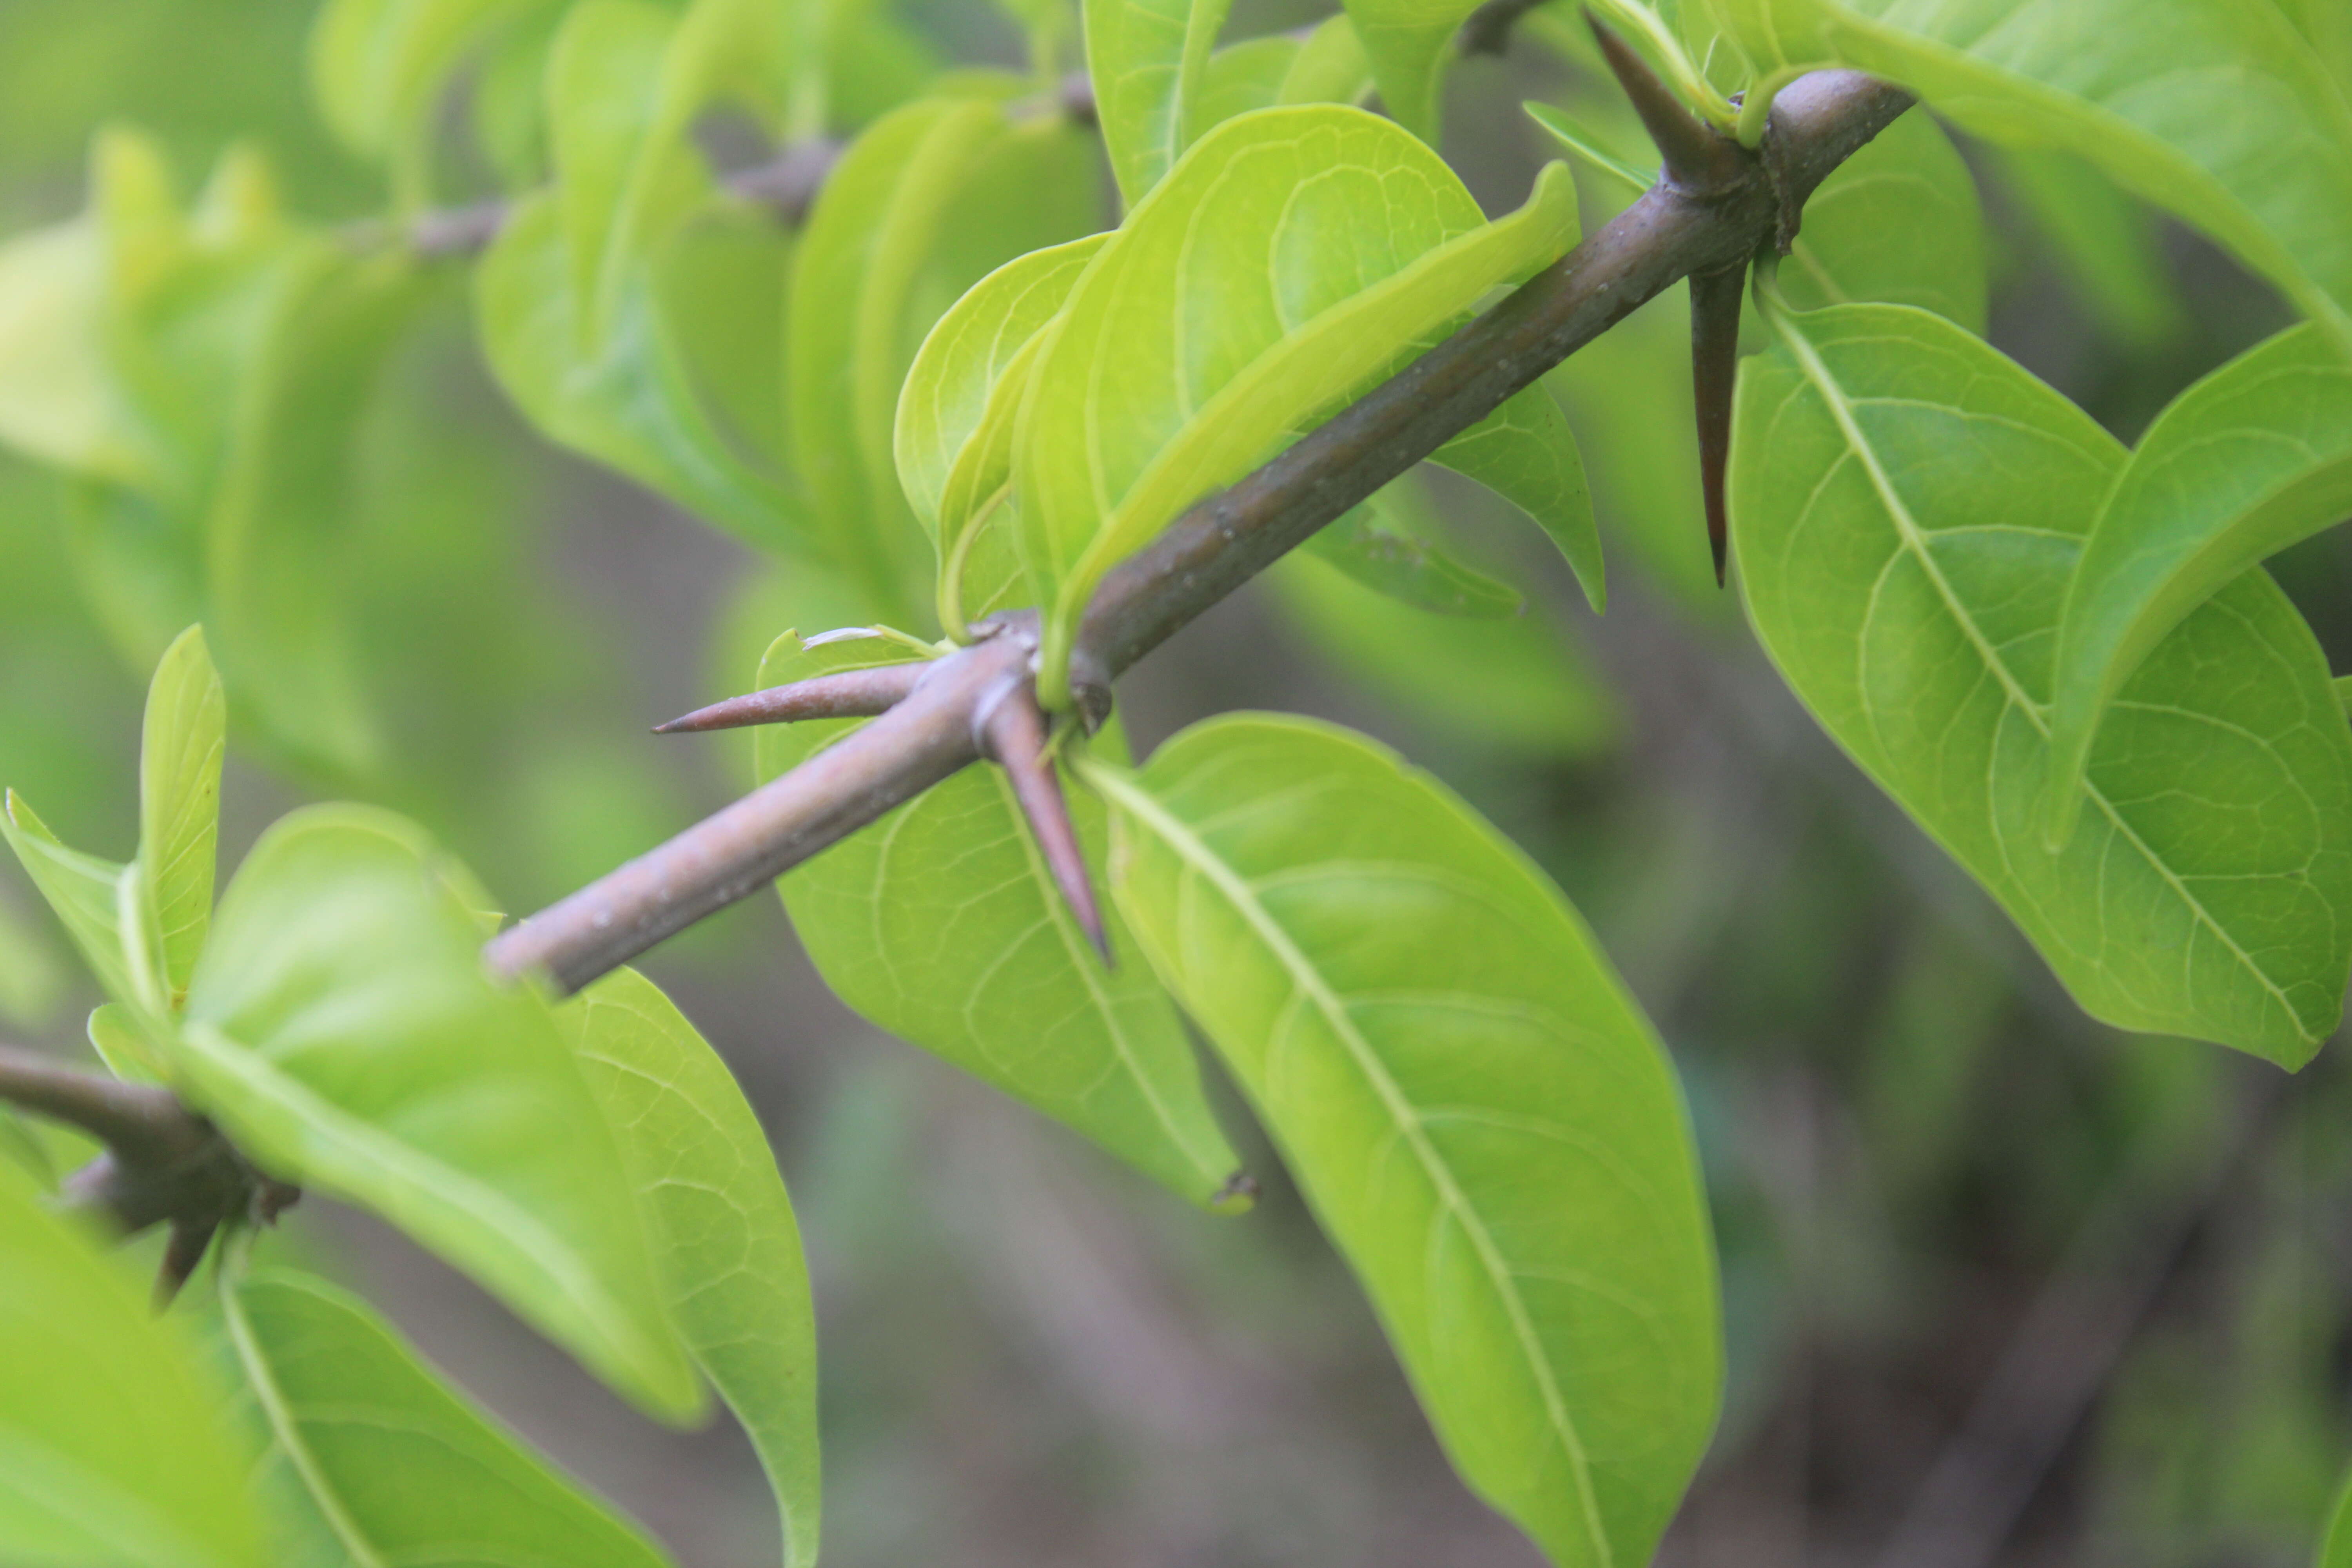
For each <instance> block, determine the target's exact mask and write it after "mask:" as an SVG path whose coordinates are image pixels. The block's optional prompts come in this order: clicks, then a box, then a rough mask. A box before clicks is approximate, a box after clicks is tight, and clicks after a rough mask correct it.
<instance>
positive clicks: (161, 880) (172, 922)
mask: <svg viewBox="0 0 2352 1568" xmlns="http://www.w3.org/2000/svg"><path fill="white" fill-rule="evenodd" d="M227 746H228V703H227V700H226V698H224V697H223V696H222V694H221V683H220V675H219V672H218V671H216V670H215V669H214V668H213V661H212V658H211V657H210V655H208V654H207V653H206V652H205V630H204V628H203V627H202V626H190V627H189V628H188V629H187V630H186V631H184V632H183V633H181V634H180V637H179V640H178V641H176V642H174V643H173V645H172V646H171V647H170V648H169V649H168V650H166V651H165V653H164V655H163V663H161V664H159V665H157V666H156V667H155V677H154V679H152V681H150V682H149V683H148V686H147V715H146V720H145V723H144V727H143V730H142V737H141V740H140V746H139V865H140V874H141V878H142V885H143V887H144V889H145V892H146V896H147V898H148V899H149V900H150V901H151V902H152V904H153V906H154V910H155V920H156V923H157V925H158V927H159V929H160V931H161V932H162V937H163V944H162V945H163V982H164V985H165V987H166V989H167V991H168V992H169V994H170V995H171V997H172V998H173V1000H175V1001H176V1000H177V999H178V998H179V997H180V996H181V995H182V994H184V993H185V992H186V990H187V986H188V976H189V975H190V974H192V973H194V970H195V967H196V954H197V953H199V952H203V951H204V946H205V930H206V929H207V928H208V927H209V926H210V925H211V923H212V918H213V863H214V859H215V844H216V841H217V840H218V838H219V835H220V777H221V760H222V758H223V756H224V755H225V754H226V751H227Z"/></svg>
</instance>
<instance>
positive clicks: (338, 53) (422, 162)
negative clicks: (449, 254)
mask: <svg viewBox="0 0 2352 1568" xmlns="http://www.w3.org/2000/svg"><path fill="white" fill-rule="evenodd" d="M550 8H551V3H550V0H330V4H328V5H326V6H325V7H324V8H323V9H321V10H320V13H319V16H318V20H317V21H316V22H314V23H313V24H312V26H311V32H310V96H311V100H312V101H313V102H314V103H316V104H317V105H318V109H319V114H320V118H321V119H323V120H325V121H326V122H327V124H328V126H329V128H330V129H331V130H332V131H333V132H335V134H336V135H337V136H339V137H340V138H341V140H342V142H343V144H344V145H345V146H347V147H349V148H351V149H352V151H353V152H355V153H361V154H362V155H363V156H366V157H370V158H373V159H377V160H380V161H382V162H383V163H388V164H389V165H390V166H391V169H392V174H393V185H394V191H395V192H396V193H397V195H398V199H399V201H400V204H401V205H402V206H403V207H404V208H408V209H414V208H415V207H420V206H422V205H425V202H426V201H427V200H429V199H430V197H431V195H432V185H431V174H432V163H433V132H434V131H435V130H436V127H437V126H438V124H439V121H440V110H441V108H442V98H443V94H444V92H445V90H446V88H447V86H448V82H449V79H450V76H451V75H452V74H453V73H454V72H455V70H456V69H457V66H458V64H459V62H460V61H461V60H462V59H463V58H464V57H465V56H466V54H467V52H468V51H469V50H470V49H472V48H473V47H476V46H478V45H480V44H482V43H484V42H486V41H487V40H488V38H489V37H492V36H493V35H494V34H495V33H497V32H498V31H499V29H501V28H504V27H509V26H516V25H519V24H521V23H524V22H527V21H528V20H529V19H530V17H531V16H532V15H533V14H534V13H536V12H541V11H545V10H548V9H550Z"/></svg>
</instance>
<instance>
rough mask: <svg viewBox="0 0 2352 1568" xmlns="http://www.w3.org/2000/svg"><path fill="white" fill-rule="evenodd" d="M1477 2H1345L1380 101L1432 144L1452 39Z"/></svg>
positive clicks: (1451, 62) (1439, 111)
mask: <svg viewBox="0 0 2352 1568" xmlns="http://www.w3.org/2000/svg"><path fill="white" fill-rule="evenodd" d="M1478 5H1479V0H1347V15H1348V19H1349V21H1350V22H1352V23H1353V24H1354V25H1355V29H1356V36H1357V37H1358V38H1359V39H1360V40H1361V42H1362V45H1363V50H1364V55H1365V58H1366V59H1367V60H1369V61H1370V65H1371V69H1372V79H1373V81H1375V82H1376V83H1378V84H1379V86H1380V89H1381V102H1382V103H1383V104H1384V105H1386V106H1387V108H1388V111H1389V112H1390V113H1391V114H1393V115H1395V116H1396V118H1397V122H1398V123H1399V124H1401V125H1402V126H1403V127H1404V128H1405V129H1406V130H1408V131H1410V132H1412V133H1413V134H1414V135H1415V136H1418V137H1420V138H1421V139H1422V140H1423V141H1424V142H1432V143H1434V142H1436V140H1437V132H1438V121H1439V118H1440V114H1441V110H1443V108H1444V98H1443V92H1442V84H1443V83H1444V79H1445V72H1446V68H1447V67H1449V66H1451V65H1452V64H1453V63H1454V34H1455V33H1457V32H1459V31H1460V30H1461V27H1462V24H1463V23H1465V22H1466V21H1468V20H1469V19H1470V13H1471V12H1473V11H1475V10H1476V9H1477V8H1478Z"/></svg>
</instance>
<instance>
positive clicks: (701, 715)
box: [654, 659, 930, 735]
mask: <svg viewBox="0 0 2352 1568" xmlns="http://www.w3.org/2000/svg"><path fill="white" fill-rule="evenodd" d="M929 668H930V665H929V662H928V661H927V660H923V659H916V660H914V661H912V662H910V663H908V664H886V665H882V666H880V667H878V668H873V669H845V670H840V671H837V672H836V673H835V674H832V675H819V676H815V677H813V678H811V679H807V680H796V681H793V683H792V684H791V685H789V686H772V687H770V688H768V689H766V690H765V691H753V692H750V693H747V694H746V695H744V696H741V697H730V698H729V699H727V700H725V701H724V702H714V703H712V704H711V705H710V706H709V707H708V708H698V709H696V710H694V711H693V712H691V713H688V714H684V715H681V716H680V717H678V718H676V719H672V720H671V721H669V722H668V723H667V724H656V725H655V726H654V733H655V734H656V735H678V734H689V733H699V732H701V731H708V730H740V729H741V728H743V727H744V726H746V725H750V724H788V723H791V722H793V721H795V720H801V719H871V718H874V717H876V716H877V714H882V713H887V712H888V711H889V710H891V709H893V708H895V707H897V706H898V704H899V703H900V702H902V701H904V700H906V697H907V694H908V692H910V691H912V690H913V689H915V682H916V681H918V680H919V679H922V675H923V672H924V671H925V670H927V669H929Z"/></svg>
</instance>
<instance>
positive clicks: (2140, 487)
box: [2051, 326, 2352, 837]
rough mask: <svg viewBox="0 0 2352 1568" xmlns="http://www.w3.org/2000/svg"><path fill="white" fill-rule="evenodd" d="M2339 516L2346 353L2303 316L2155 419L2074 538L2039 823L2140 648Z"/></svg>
mask: <svg viewBox="0 0 2352 1568" xmlns="http://www.w3.org/2000/svg"><path fill="white" fill-rule="evenodd" d="M2347 517H2352V362H2347V360H2346V359H2345V357H2344V356H2343V355H2342V354H2341V353H2338V352H2337V351H2336V344H2335V343H2334V342H2333V341H2331V340H2330V339H2329V338H2328V337H2327V336H2326V333H2325V332H2323V331H2320V330H2319V329H2318V328H2316V327H2313V326H2303V327H2296V328H2294V329H2291V330H2289V331H2285V332H2283V333H2281V334H2279V335H2278V336H2277V337H2274V338H2273V339H2271V340H2270V341H2269V342H2266V343H2263V344H2262V345H2261V346H2259V347H2257V348H2255V349H2253V350H2252V351H2251V352H2249V353H2244V354H2242V355H2240V356H2239V357H2238V358H2236V359H2234V360H2232V361H2231V362H2230V363H2228V364H2226V365H2224V366H2222V367H2221V369H2220V370H2217V371H2215V372H2214V373H2213V374H2210V375H2209V376H2207V377H2206V378H2205V379H2204V380H2202V381H2200V382H2199V383H2198V384H2196V385H2194V386H2192V387H2190V388H2189V390H2188V391H2187V392H2184V393H2182V394H2181V395H2180V396H2179V398H2177V399H2175V400H2174V402H2173V403H2172V405H2171V406H2169V407H2168V408H2167V409H2166V410H2165V411H2164V412H2163V413H2162V414H2160V415H2158V416H2157V419H2156V422H2155V423H2154V424H2153V425H2151V426H2148V430H2147V435H2146V436H2145V437H2142V438H2141V441H2140V444H2139V447H2138V448H2137V450H2136V451H2134V452H2133V453H2132V455H2131V461H2130V462H2128V463H2126V465H2125V466H2124V471H2123V473H2122V475H2121V476H2120V477H2119V478H2118V479H2116V485H2115V489H2113V490H2112V491H2110V492H2109V493H2108V495H2107V498H2106V504H2105V506H2103V507H2102V508H2101V509H2100V510H2099V514H2098V521H2096V522H2095V523H2094V524H2093V525H2092V527H2091V531H2090V536H2089V538H2088V539H2086V540H2085V541H2084V545H2083V558H2082V562H2081V563H2080V564H2079V565H2077V566H2076V567H2075V569H2074V580H2073V582H2072V583H2071V584H2069V585H2068V587H2067V590H2066V602H2065V607H2064V609H2063V611H2062V612H2061V614H2060V616H2059V623H2058V648H2057V653H2056V655H2055V661H2056V667H2055V668H2054V670H2053V674H2052V678H2051V679H2052V689H2053V701H2052V712H2051V749H2052V753H2053V762H2052V766H2051V788H2052V790H2053V796H2052V810H2053V816H2052V821H2051V827H2052V831H2053V833H2055V834H2058V835H2060V836H2062V837H2063V835H2065V834H2067V833H2070V832H2072V831H2073V827H2074V820H2075V817H2076V816H2077V815H2078V814H2079V812H2080V809H2081V807H2080V800H2081V791H2080V790H2079V789H2078V788H2076V787H2074V786H2075V784H2076V781H2077V780H2079V778H2080V777H2081V775H2082V771H2083V763H2084V758H2085V757H2086V756H2087V755H2088V754H2089V752H2090V749H2091V744H2092V736H2093V731H2095V728H2096V727H2097V725H2098V723H2099V721H2100V718H2101V716H2102V715H2103V714H2104V713H2105V712H2106V711H2107V709H2108V705H2109V704H2110V703H2111V702H2112V701H2113V700H2114V699H2115V695H2116V692H2117V691H2118V690H2120V689H2122V687H2123V685H2124V683H2125V682H2126V681H2127V680H2129V679H2131V676H2132V673H2133V672H2134V671H2135V670H2137V669H2138V668H2139V667H2140V665H2141V663H2142V661H2144V660H2145V659H2146V658H2147V656H2148V654H2149V652H2150V651H2151V650H2153V649H2154V648H2155V647H2157V645H2158V644H2159V643H2160V642H2162V641H2163V640H2164V638H2165V637H2166V636H2167V635H2168V634H2169V633H2170V632H2171V631H2172V629H2173V628H2174V627H2175V626H2179V624H2180V623H2181V621H2182V620H2184V619H2185V618H2187V617H2188V616H2189V615H2190V614H2192V613H2193V612H2195V610H2196V609H2197V607H2198V606H2199V605H2202V604H2204V603H2205V602H2206V600H2208V599H2210V598H2211V597H2212V596H2213V595H2214V594H2215V593H2216V592H2218V591H2219V590H2220V589H2221V587H2222V585H2223V584H2227V583H2228V582H2229V581H2230V580H2231V578H2233V577H2236V576H2238V575H2239V574H2242V573H2243V572H2244V571H2245V570H2246V569H2247V568H2249V567H2251V566H2252V565H2254V564H2255V563H2258V562H2261V561H2263V560H2264V559H2265V558H2267V557H2269V556H2272V555H2274V554H2276V553H2278V552H2280V551H2282V550H2284V549H2285V548H2286V547H2287V546H2288V545H2290V544H2295V543H2299V542H2302V541H2303V540H2305V539H2307V538H2309V537H2310V536H2311V535H2313V534H2315V533H2316V532H2318V531H2320V530H2322V529H2325V528H2330V527H2333V526H2334V525H2335V524H2336V523H2338V522H2341V521H2344V520H2345V519H2346V518H2347Z"/></svg>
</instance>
